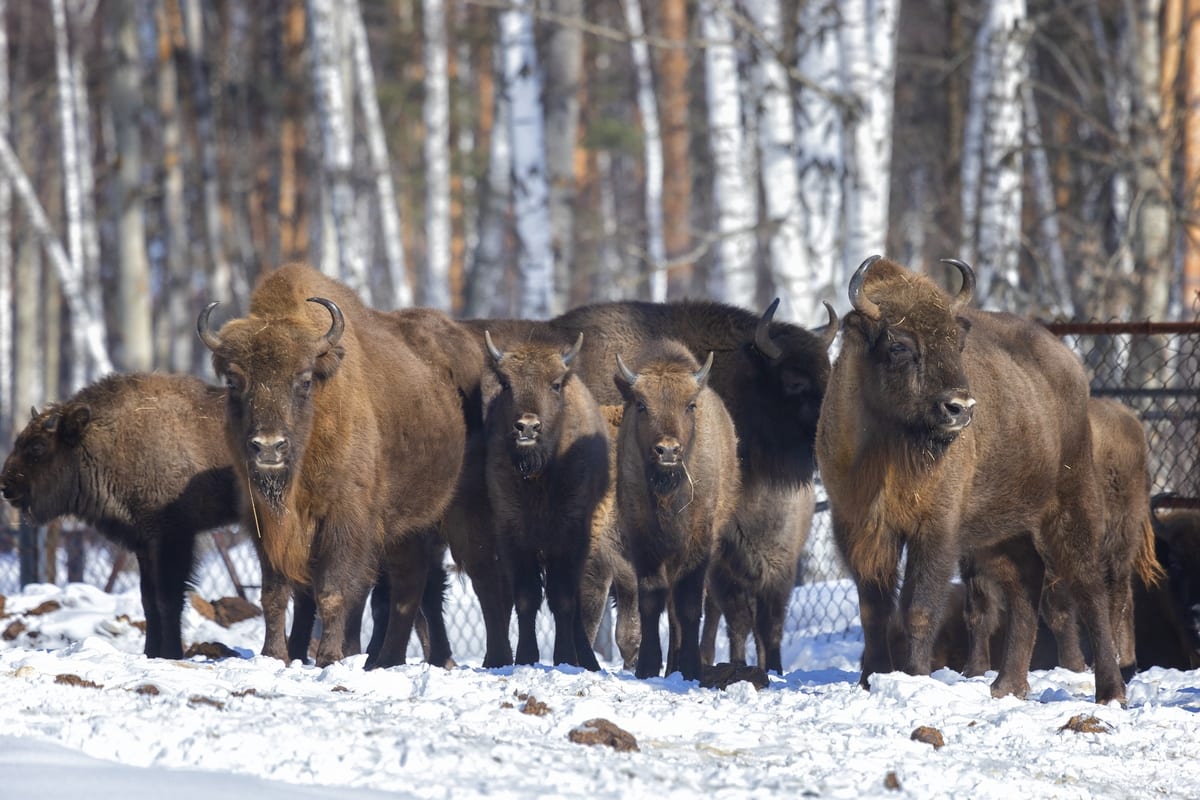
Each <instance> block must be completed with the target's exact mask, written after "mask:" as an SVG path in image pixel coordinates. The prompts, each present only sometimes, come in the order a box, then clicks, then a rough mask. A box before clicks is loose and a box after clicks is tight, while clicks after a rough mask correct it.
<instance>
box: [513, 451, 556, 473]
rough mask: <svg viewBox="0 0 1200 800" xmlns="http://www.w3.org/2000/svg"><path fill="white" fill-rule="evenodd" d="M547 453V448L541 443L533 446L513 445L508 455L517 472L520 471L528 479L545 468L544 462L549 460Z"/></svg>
mask: <svg viewBox="0 0 1200 800" xmlns="http://www.w3.org/2000/svg"><path fill="white" fill-rule="evenodd" d="M549 453H550V450H549V448H547V447H544V446H542V445H534V446H533V447H530V446H528V445H525V446H518V445H513V447H512V451H511V453H510V455H511V456H512V463H513V466H514V467H516V468H517V472H519V473H521V477H522V478H524V479H525V480H529V479H530V478H536V477H538V476H540V475H541V474H542V470H543V469H545V468H546V462H548V461H549V460H550V455H549Z"/></svg>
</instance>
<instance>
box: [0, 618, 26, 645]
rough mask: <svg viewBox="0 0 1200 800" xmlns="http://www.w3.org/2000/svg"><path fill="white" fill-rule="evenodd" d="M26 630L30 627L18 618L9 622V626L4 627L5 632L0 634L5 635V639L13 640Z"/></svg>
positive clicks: (7, 640)
mask: <svg viewBox="0 0 1200 800" xmlns="http://www.w3.org/2000/svg"><path fill="white" fill-rule="evenodd" d="M26 630H28V627H27V626H26V625H25V623H24V622H21V620H19V619H16V620H13V621H12V622H10V623H9V624H8V627H7V628H5V629H4V633H3V634H0V636H3V638H4V641H6V642H11V641H12V640H13V639H16V638H17V637H18V636H20V635H21V634H22V633H24V632H25V631H26Z"/></svg>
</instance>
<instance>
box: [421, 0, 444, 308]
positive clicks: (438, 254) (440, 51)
mask: <svg viewBox="0 0 1200 800" xmlns="http://www.w3.org/2000/svg"><path fill="white" fill-rule="evenodd" d="M422 7H423V15H424V35H425V43H424V44H425V106H424V117H425V141H424V147H425V276H424V280H422V281H421V286H420V293H419V295H418V297H419V299H420V302H421V305H425V306H432V307H433V308H440V309H442V310H443V311H449V310H450V70H449V66H448V56H449V54H448V52H447V47H448V46H449V45H448V42H447V38H446V7H445V5H444V4H443V2H442V0H422Z"/></svg>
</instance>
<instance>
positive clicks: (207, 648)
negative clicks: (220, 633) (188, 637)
mask: <svg viewBox="0 0 1200 800" xmlns="http://www.w3.org/2000/svg"><path fill="white" fill-rule="evenodd" d="M237 655H238V654H237V651H236V650H234V649H232V648H230V647H226V646H225V645H223V644H221V643H220V642H195V643H193V644H191V645H189V646H188V648H187V650H184V651H183V657H184V658H193V657H194V656H204V657H205V658H211V659H214V660H215V659H219V658H236V657H237Z"/></svg>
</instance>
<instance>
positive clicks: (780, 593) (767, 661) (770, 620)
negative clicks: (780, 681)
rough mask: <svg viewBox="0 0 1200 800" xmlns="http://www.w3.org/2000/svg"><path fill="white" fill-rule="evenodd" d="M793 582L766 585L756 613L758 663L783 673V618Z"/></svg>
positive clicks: (770, 669)
mask: <svg viewBox="0 0 1200 800" xmlns="http://www.w3.org/2000/svg"><path fill="white" fill-rule="evenodd" d="M791 596H792V587H791V583H790V582H789V583H787V584H785V585H783V586H772V587H764V588H763V589H762V590H761V591H760V592H759V595H758V609H757V613H756V614H755V615H754V640H755V642H756V643H757V645H758V665H759V666H760V667H762V668H763V669H765V670H767V671H772V670H773V671H774V672H776V673H778V674H779V675H782V674H783V652H782V651H783V620H784V617H785V616H786V615H787V604H788V599H789V598H790V597H791Z"/></svg>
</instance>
